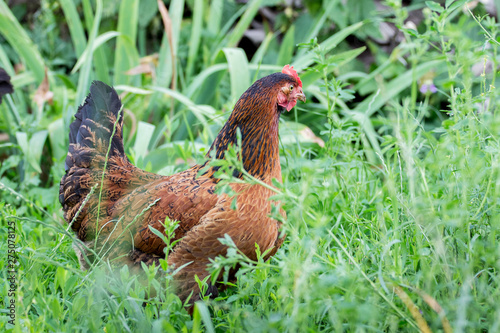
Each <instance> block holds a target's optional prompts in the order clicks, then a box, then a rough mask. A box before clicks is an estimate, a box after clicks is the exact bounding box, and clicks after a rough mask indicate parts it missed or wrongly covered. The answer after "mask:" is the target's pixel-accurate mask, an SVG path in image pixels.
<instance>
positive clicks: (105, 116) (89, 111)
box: [65, 81, 125, 171]
mask: <svg viewBox="0 0 500 333" xmlns="http://www.w3.org/2000/svg"><path fill="white" fill-rule="evenodd" d="M121 107H122V104H121V102H120V98H119V97H118V94H117V93H116V91H115V89H113V88H112V87H110V86H108V85H107V84H105V83H103V82H100V81H94V82H92V85H91V86H90V94H89V95H88V96H87V98H86V99H85V102H84V103H83V105H81V106H80V107H79V108H78V112H77V113H76V114H75V120H74V121H73V122H72V123H71V125H70V127H69V128H70V131H69V143H70V149H69V153H68V156H67V158H66V165H65V168H66V171H68V170H69V169H70V168H71V167H72V166H73V165H75V164H76V165H78V166H80V167H88V166H83V165H79V164H80V163H83V164H86V162H87V161H88V160H89V158H91V155H93V154H105V153H106V152H107V150H108V147H109V140H110V137H111V134H112V133H113V130H114V135H113V138H112V139H111V150H110V156H112V155H116V154H119V155H122V156H125V152H124V149H123V140H122V124H123V117H122V116H121V115H120V110H121ZM117 118H118V121H116V119H117ZM75 144H76V145H77V146H76V147H78V150H79V152H78V153H77V154H74V148H75V147H72V146H73V145H75ZM72 148H73V152H72ZM81 148H90V149H91V151H89V150H87V149H81ZM78 155H79V156H78ZM87 155H88V156H87Z"/></svg>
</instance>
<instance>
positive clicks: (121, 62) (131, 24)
mask: <svg viewBox="0 0 500 333" xmlns="http://www.w3.org/2000/svg"><path fill="white" fill-rule="evenodd" d="M138 20H139V0H123V1H121V3H120V12H119V14H118V29H117V30H118V32H119V33H120V36H119V37H118V38H117V41H116V50H115V65H114V74H115V78H114V83H115V84H129V83H130V81H131V77H130V76H128V75H127V74H126V73H125V72H126V71H128V70H129V69H131V68H133V67H135V66H137V65H138V64H139V54H138V52H137V48H136V46H135V42H136V38H137V26H138Z"/></svg>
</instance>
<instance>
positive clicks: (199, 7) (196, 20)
mask: <svg viewBox="0 0 500 333" xmlns="http://www.w3.org/2000/svg"><path fill="white" fill-rule="evenodd" d="M204 2H205V1H204V0H195V3H194V9H193V11H194V13H193V23H192V29H191V36H190V38H189V53H188V59H187V66H186V73H185V76H186V78H188V79H189V78H190V77H191V73H192V72H193V66H194V62H195V60H196V55H197V54H198V48H199V46H200V36H201V30H202V25H203V11H204V8H203V3H204Z"/></svg>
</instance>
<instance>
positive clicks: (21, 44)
mask: <svg viewBox="0 0 500 333" xmlns="http://www.w3.org/2000/svg"><path fill="white" fill-rule="evenodd" d="M0 34H1V35H2V36H3V37H4V38H5V39H6V40H7V41H8V42H9V44H10V45H11V46H12V47H13V48H14V50H16V52H17V54H18V55H19V56H20V57H21V58H22V59H23V60H24V61H25V63H26V66H27V67H28V68H29V69H30V70H31V71H32V72H33V73H34V75H35V77H36V80H37V82H38V83H40V82H42V80H43V78H44V77H45V64H44V61H43V58H42V56H41V54H40V52H39V51H38V48H37V47H36V46H35V44H33V42H32V41H31V39H30V38H29V37H28V34H27V33H26V32H25V31H24V29H23V27H22V26H21V25H20V24H19V22H18V21H17V20H16V18H15V17H14V15H13V14H12V12H11V11H10V9H9V8H8V7H7V5H6V4H5V2H4V1H0Z"/></svg>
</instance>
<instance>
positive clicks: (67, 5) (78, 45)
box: [60, 0, 87, 57]
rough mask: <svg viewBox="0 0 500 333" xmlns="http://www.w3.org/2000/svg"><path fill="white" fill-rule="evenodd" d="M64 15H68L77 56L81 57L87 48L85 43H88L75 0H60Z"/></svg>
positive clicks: (67, 18) (67, 19) (67, 20)
mask: <svg viewBox="0 0 500 333" xmlns="http://www.w3.org/2000/svg"><path fill="white" fill-rule="evenodd" d="M60 3H61V7H62V10H63V12H64V16H65V17H66V22H67V23H68V28H69V32H70V34H71V40H72V41H73V47H74V48H75V53H76V56H77V57H80V56H81V55H82V53H83V51H84V50H85V45H87V39H86V38H85V34H84V32H83V27H82V22H81V20H80V16H79V15H78V11H77V10H76V6H75V3H74V1H71V0H60Z"/></svg>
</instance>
